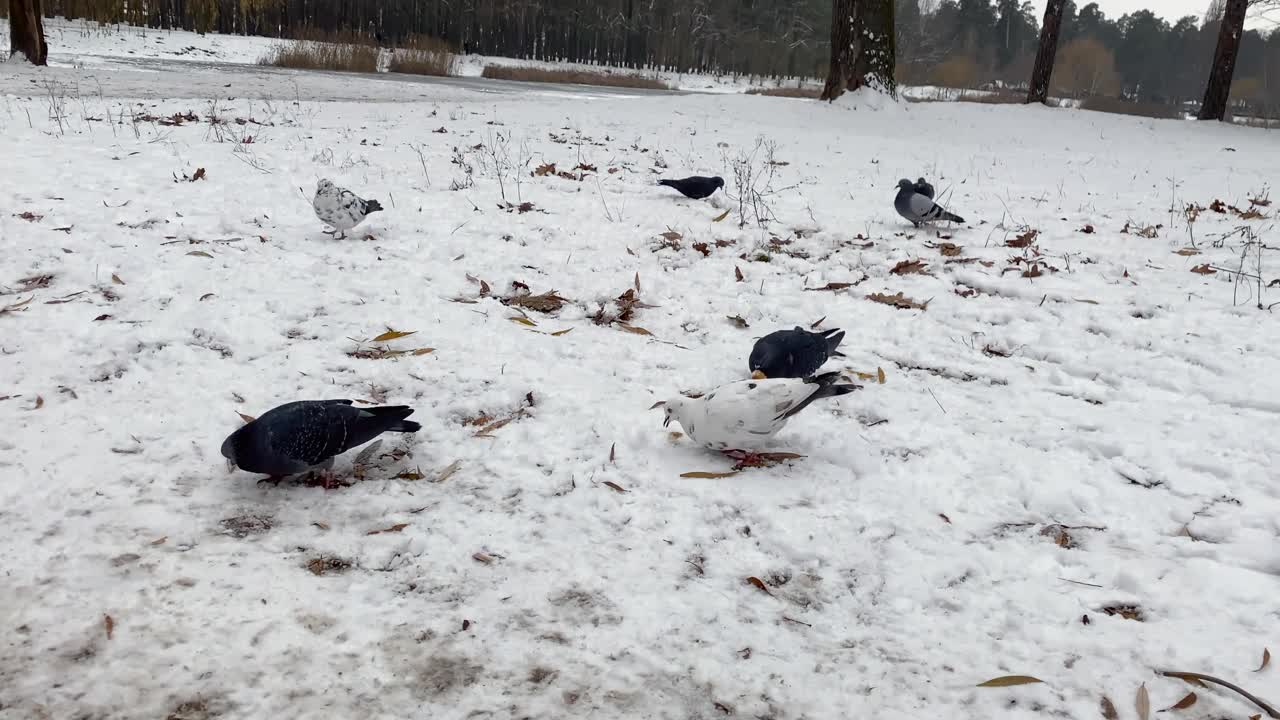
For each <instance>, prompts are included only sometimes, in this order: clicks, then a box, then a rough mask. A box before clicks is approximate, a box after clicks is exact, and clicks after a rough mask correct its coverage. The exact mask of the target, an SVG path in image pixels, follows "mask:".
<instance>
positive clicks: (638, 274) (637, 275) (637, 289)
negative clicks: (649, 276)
mask: <svg viewBox="0 0 1280 720" xmlns="http://www.w3.org/2000/svg"><path fill="white" fill-rule="evenodd" d="M635 286H636V294H637V295H639V294H640V273H639V272H638V271H637V272H636V279H635Z"/></svg>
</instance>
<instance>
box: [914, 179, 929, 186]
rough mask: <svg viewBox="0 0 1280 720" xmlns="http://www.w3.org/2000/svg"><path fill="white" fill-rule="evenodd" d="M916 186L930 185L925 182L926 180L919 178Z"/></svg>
mask: <svg viewBox="0 0 1280 720" xmlns="http://www.w3.org/2000/svg"><path fill="white" fill-rule="evenodd" d="M916 184H917V185H928V184H929V183H927V182H925V181H924V178H919V179H917V180H916Z"/></svg>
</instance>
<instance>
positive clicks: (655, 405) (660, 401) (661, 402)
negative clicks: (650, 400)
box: [649, 400, 667, 410]
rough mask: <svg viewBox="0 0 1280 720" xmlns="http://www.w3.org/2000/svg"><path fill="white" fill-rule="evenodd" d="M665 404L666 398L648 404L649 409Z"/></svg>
mask: <svg viewBox="0 0 1280 720" xmlns="http://www.w3.org/2000/svg"><path fill="white" fill-rule="evenodd" d="M666 404H667V401H666V400H659V401H658V402H656V403H654V404H652V405H650V406H649V409H650V410H657V409H658V408H660V407H662V406H663V405H666Z"/></svg>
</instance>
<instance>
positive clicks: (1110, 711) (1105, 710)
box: [1102, 695, 1120, 720]
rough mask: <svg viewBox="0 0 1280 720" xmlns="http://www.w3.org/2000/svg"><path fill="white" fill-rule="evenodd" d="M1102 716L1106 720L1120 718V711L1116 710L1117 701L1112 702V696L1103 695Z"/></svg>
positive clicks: (1118, 719) (1117, 719)
mask: <svg viewBox="0 0 1280 720" xmlns="http://www.w3.org/2000/svg"><path fill="white" fill-rule="evenodd" d="M1102 717H1103V718H1105V719H1106V720H1120V713H1118V712H1116V705H1115V703H1113V702H1111V698H1109V697H1107V696H1106V695H1103V696H1102Z"/></svg>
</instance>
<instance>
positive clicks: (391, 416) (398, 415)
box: [363, 405, 422, 433]
mask: <svg viewBox="0 0 1280 720" xmlns="http://www.w3.org/2000/svg"><path fill="white" fill-rule="evenodd" d="M363 410H364V411H365V412H367V413H369V414H371V415H373V416H374V417H376V418H379V419H386V420H398V422H393V423H392V424H390V425H387V426H386V429H385V430H384V431H383V432H404V433H413V432H418V431H419V430H421V429H422V425H420V424H418V423H416V422H414V421H412V420H405V418H407V417H409V416H410V415H412V414H413V408H411V407H409V406H408V405H384V406H382V407H372V408H363Z"/></svg>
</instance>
